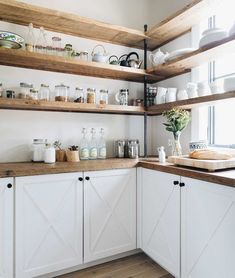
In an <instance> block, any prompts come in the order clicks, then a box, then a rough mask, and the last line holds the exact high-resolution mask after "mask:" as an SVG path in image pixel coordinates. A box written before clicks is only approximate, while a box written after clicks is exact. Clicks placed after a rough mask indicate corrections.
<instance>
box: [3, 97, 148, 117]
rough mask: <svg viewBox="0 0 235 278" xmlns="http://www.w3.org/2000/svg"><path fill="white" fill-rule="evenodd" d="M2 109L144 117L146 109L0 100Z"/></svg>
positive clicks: (25, 100)
mask: <svg viewBox="0 0 235 278" xmlns="http://www.w3.org/2000/svg"><path fill="white" fill-rule="evenodd" d="M0 109H12V110H31V111H55V112H76V113H104V114H124V115H125V114H129V115H131V114H133V115H143V114H144V112H145V110H144V107H140V106H123V105H109V104H108V105H104V104H88V103H74V102H59V101H39V100H27V99H8V98H0Z"/></svg>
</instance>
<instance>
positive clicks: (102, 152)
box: [98, 128, 107, 159]
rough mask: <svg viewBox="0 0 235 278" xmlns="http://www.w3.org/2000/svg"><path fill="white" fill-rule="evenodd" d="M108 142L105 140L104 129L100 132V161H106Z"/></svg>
mask: <svg viewBox="0 0 235 278" xmlns="http://www.w3.org/2000/svg"><path fill="white" fill-rule="evenodd" d="M106 153H107V151H106V142H105V139H104V129H103V128H101V130H100V140H99V143H98V159H106Z"/></svg>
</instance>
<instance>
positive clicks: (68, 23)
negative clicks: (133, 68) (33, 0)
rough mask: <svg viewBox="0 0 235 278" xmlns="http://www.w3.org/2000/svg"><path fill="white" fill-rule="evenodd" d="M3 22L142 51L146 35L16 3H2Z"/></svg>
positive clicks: (0, 9)
mask: <svg viewBox="0 0 235 278" xmlns="http://www.w3.org/2000/svg"><path fill="white" fill-rule="evenodd" d="M0 11H1V12H0V20H3V21H7V22H11V23H15V24H20V25H28V24H29V23H30V22H32V23H33V25H34V26H35V27H38V28H39V27H41V26H43V27H44V28H45V29H47V30H50V31H54V32H59V33H64V34H68V35H73V36H79V37H83V38H88V39H93V40H98V41H104V42H109V43H113V44H120V45H124V46H128V47H134V48H140V49H143V47H144V42H143V40H144V39H145V38H146V36H145V34H144V32H141V31H138V30H134V29H130V28H126V27H122V26H117V25H112V24H108V23H103V22H99V21H96V20H92V19H88V18H85V17H81V16H78V15H75V14H70V13H65V12H62V11H57V10H52V9H47V8H43V7H39V6H35V5H30V4H26V3H22V2H19V1H14V0H0Z"/></svg>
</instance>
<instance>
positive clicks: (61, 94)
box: [55, 84, 68, 101]
mask: <svg viewBox="0 0 235 278" xmlns="http://www.w3.org/2000/svg"><path fill="white" fill-rule="evenodd" d="M67 100H68V87H67V86H66V85H64V84H60V85H56V86H55V101H67Z"/></svg>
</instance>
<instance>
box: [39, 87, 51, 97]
mask: <svg viewBox="0 0 235 278" xmlns="http://www.w3.org/2000/svg"><path fill="white" fill-rule="evenodd" d="M39 99H40V100H43V101H49V100H50V88H49V85H46V84H41V87H40V90H39Z"/></svg>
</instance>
